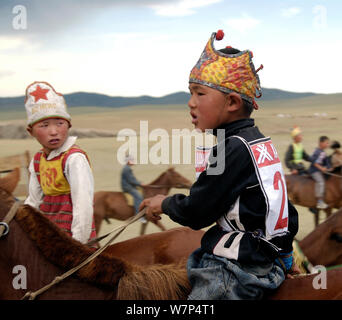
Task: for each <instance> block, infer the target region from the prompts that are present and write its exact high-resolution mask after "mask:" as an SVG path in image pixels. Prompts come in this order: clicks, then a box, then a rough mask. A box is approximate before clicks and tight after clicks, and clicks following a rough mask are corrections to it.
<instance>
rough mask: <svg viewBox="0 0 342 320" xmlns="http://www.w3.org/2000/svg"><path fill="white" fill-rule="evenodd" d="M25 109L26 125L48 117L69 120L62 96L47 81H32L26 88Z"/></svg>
mask: <svg viewBox="0 0 342 320" xmlns="http://www.w3.org/2000/svg"><path fill="white" fill-rule="evenodd" d="M25 109H26V113H27V125H28V126H32V125H34V124H35V123H37V122H39V121H41V120H44V119H49V118H61V119H65V120H67V121H68V122H69V123H70V121H71V116H70V115H69V113H68V112H67V105H66V103H65V100H64V97H63V95H62V94H61V93H58V92H56V90H55V89H54V88H53V87H52V86H51V85H50V84H49V83H47V82H43V81H42V82H39V81H36V82H33V83H31V84H30V85H29V86H28V87H27V88H26V98H25Z"/></svg>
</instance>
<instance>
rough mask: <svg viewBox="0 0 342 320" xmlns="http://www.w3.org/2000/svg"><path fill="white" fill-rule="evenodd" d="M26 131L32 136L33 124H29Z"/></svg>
mask: <svg viewBox="0 0 342 320" xmlns="http://www.w3.org/2000/svg"><path fill="white" fill-rule="evenodd" d="M26 131H27V132H28V133H29V134H30V135H31V136H32V127H31V126H28V127H27V128H26Z"/></svg>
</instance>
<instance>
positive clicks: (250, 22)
mask: <svg viewBox="0 0 342 320" xmlns="http://www.w3.org/2000/svg"><path fill="white" fill-rule="evenodd" d="M223 23H224V24H225V25H226V26H227V27H229V28H232V29H234V30H237V31H241V32H245V31H247V30H250V29H253V28H255V27H256V26H257V25H259V24H260V23H261V20H258V19H255V18H253V17H251V16H249V15H248V14H246V13H244V14H243V15H242V17H241V18H235V19H228V20H225V21H224V22H223Z"/></svg>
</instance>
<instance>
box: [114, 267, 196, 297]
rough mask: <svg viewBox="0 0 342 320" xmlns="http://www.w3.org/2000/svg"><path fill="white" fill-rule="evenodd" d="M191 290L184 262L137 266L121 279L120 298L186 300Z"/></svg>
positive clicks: (119, 284)
mask: <svg viewBox="0 0 342 320" xmlns="http://www.w3.org/2000/svg"><path fill="white" fill-rule="evenodd" d="M190 290H191V287H190V283H189V280H188V277H187V273H186V268H185V266H184V263H180V264H169V265H159V264H158V265H152V266H149V267H146V266H137V265H135V266H134V267H133V269H132V270H130V271H127V272H126V273H125V274H124V275H123V276H122V277H121V278H120V280H119V283H118V290H117V299H118V300H185V299H186V298H187V296H188V295H189V293H190Z"/></svg>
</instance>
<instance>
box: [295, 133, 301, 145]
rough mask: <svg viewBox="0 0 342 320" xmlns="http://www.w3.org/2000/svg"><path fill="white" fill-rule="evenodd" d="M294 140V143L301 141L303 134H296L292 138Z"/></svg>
mask: <svg viewBox="0 0 342 320" xmlns="http://www.w3.org/2000/svg"><path fill="white" fill-rule="evenodd" d="M293 140H294V142H295V143H299V142H302V141H303V136H302V134H301V133H300V134H297V135H296V136H295V137H294V138H293Z"/></svg>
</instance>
